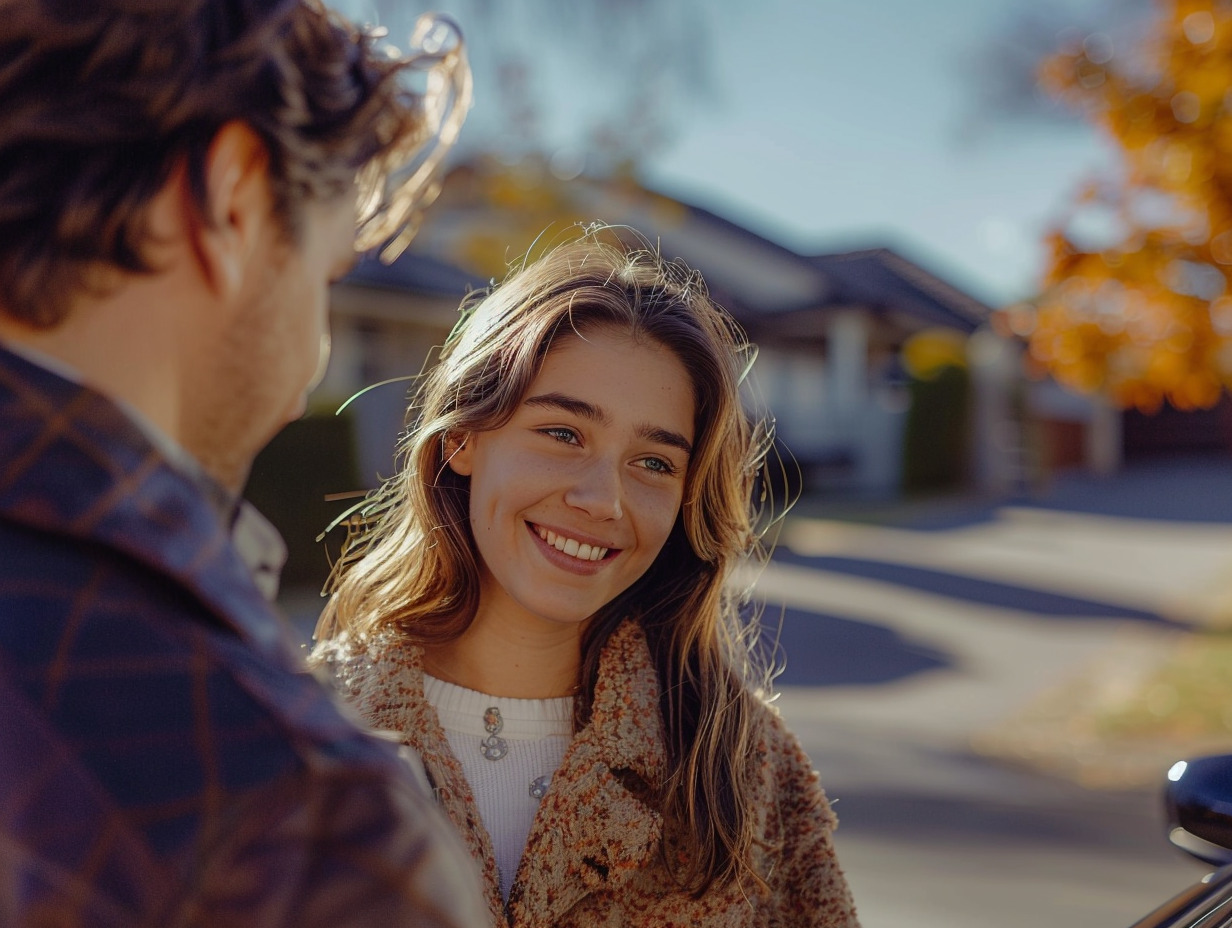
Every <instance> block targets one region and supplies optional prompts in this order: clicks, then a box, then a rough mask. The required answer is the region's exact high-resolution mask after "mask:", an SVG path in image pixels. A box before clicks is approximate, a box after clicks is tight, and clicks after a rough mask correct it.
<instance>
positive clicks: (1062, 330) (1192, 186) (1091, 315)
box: [1006, 0, 1232, 412]
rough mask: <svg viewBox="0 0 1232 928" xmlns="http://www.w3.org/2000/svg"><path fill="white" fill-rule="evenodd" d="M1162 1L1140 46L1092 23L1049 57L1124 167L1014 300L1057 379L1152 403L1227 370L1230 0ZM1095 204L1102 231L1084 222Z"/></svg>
mask: <svg viewBox="0 0 1232 928" xmlns="http://www.w3.org/2000/svg"><path fill="white" fill-rule="evenodd" d="M1157 7H1158V13H1157V21H1156V23H1155V27H1154V28H1153V29H1152V30H1151V31H1150V33H1149V35H1148V37H1147V38H1146V39H1145V40H1144V41H1142V42H1141V43H1140V44H1139V45H1138V46H1137V47H1135V48H1132V49H1128V50H1124V51H1121V50H1117V49H1114V48H1113V47H1112V43H1111V41H1110V40H1108V39H1107V37H1105V36H1101V35H1093V36H1089V37H1088V38H1087V39H1086V40H1085V41H1084V42H1082V43H1080V44H1077V45H1075V46H1074V47H1071V48H1067V49H1065V50H1063V51H1061V52H1060V53H1058V54H1056V55H1055V56H1053V57H1051V58H1050V59H1048V60H1047V61H1046V62H1045V63H1044V65H1043V67H1042V68H1041V71H1040V81H1041V84H1042V86H1043V87H1044V88H1045V89H1046V90H1047V91H1048V92H1050V93H1051V94H1053V95H1055V96H1056V97H1058V98H1059V99H1061V100H1062V101H1063V102H1065V103H1067V104H1069V105H1071V106H1073V107H1075V108H1077V109H1079V110H1080V111H1081V112H1082V113H1083V114H1084V115H1085V116H1086V117H1087V118H1088V119H1089V120H1091V121H1092V122H1094V123H1095V124H1096V125H1097V126H1098V127H1099V128H1100V129H1101V130H1102V131H1103V132H1104V133H1106V134H1107V135H1108V136H1109V137H1110V139H1111V140H1112V141H1113V142H1114V143H1115V144H1116V146H1117V147H1118V148H1119V150H1120V153H1121V154H1122V156H1123V158H1122V170H1121V176H1119V177H1117V178H1115V179H1113V180H1111V181H1108V180H1105V181H1101V182H1096V183H1093V184H1091V185H1090V186H1089V187H1088V188H1087V189H1086V190H1085V191H1083V193H1082V195H1081V196H1080V197H1079V198H1078V201H1077V203H1076V204H1075V212H1074V215H1073V216H1072V217H1070V219H1069V220H1068V221H1067V222H1066V223H1064V224H1063V225H1062V227H1061V228H1059V229H1058V230H1056V231H1055V232H1053V233H1052V234H1051V235H1050V246H1051V249H1050V251H1051V253H1050V256H1049V261H1048V268H1047V272H1046V276H1045V281H1044V289H1043V292H1042V293H1041V294H1040V296H1039V297H1037V298H1036V299H1035V300H1034V301H1032V305H1025V306H1020V307H1015V308H1012V309H1010V310H1009V311H1007V313H1006V318H1007V319H1008V321H1009V322H1010V325H1011V327H1012V328H1013V329H1014V330H1015V331H1017V332H1019V333H1020V334H1026V335H1028V336H1029V343H1030V350H1031V357H1032V359H1033V360H1034V361H1035V362H1036V363H1037V364H1039V365H1041V366H1042V367H1043V368H1044V369H1046V370H1048V371H1049V372H1050V373H1052V374H1053V376H1055V377H1056V378H1057V380H1059V381H1060V382H1062V383H1064V384H1066V385H1068V386H1071V387H1074V388H1077V389H1079V390H1082V391H1085V392H1096V391H1099V392H1103V393H1105V394H1106V395H1108V396H1109V397H1110V398H1111V399H1112V400H1113V401H1114V402H1117V403H1118V404H1120V405H1122V406H1136V407H1138V408H1139V409H1141V410H1143V411H1147V412H1149V411H1153V410H1156V409H1158V408H1159V407H1160V406H1161V405H1162V403H1163V402H1164V401H1165V400H1167V401H1169V402H1171V403H1172V405H1173V406H1175V407H1177V408H1178V409H1197V408H1205V407H1209V406H1213V405H1214V404H1215V403H1216V402H1218V401H1219V399H1220V397H1221V396H1222V394H1223V390H1224V388H1225V387H1229V386H1232V2H1228V0H1158V2H1157ZM1092 217H1095V218H1096V219H1097V220H1098V222H1099V225H1100V226H1101V230H1102V231H1101V234H1100V235H1099V240H1098V241H1095V242H1092V241H1091V240H1090V239H1089V238H1088V239H1084V238H1083V237H1082V234H1081V233H1080V232H1079V231H1078V230H1079V229H1080V228H1081V221H1082V220H1084V219H1085V220H1088V223H1087V224H1088V225H1089V224H1090V223H1089V220H1090V219H1091V218H1092Z"/></svg>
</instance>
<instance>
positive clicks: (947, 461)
mask: <svg viewBox="0 0 1232 928" xmlns="http://www.w3.org/2000/svg"><path fill="white" fill-rule="evenodd" d="M909 389H910V394H911V408H910V410H909V411H908V413H907V423H906V426H905V429H904V434H903V491H904V492H905V493H913V494H915V493H932V492H937V491H944V490H954V489H958V488H959V487H961V486H963V485H964V483H965V482H966V480H967V459H968V450H969V447H970V431H971V421H970V420H971V417H970V402H971V378H970V376H969V375H968V373H967V371H966V369H965V368H962V367H957V366H955V365H947V366H946V367H943V368H942V369H941V370H940V371H938V372H937V373H936V374H935V375H934V376H933V377H931V378H929V379H927V380H922V379H913V380H912V381H911V384H910V387H909Z"/></svg>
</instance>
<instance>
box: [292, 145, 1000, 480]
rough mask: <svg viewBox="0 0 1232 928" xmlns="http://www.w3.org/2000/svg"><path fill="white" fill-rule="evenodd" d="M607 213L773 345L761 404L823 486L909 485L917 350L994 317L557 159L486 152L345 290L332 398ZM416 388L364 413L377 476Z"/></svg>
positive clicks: (341, 289)
mask: <svg viewBox="0 0 1232 928" xmlns="http://www.w3.org/2000/svg"><path fill="white" fill-rule="evenodd" d="M595 221H601V222H603V223H607V224H611V225H617V226H627V227H629V229H631V230H637V232H638V233H640V234H641V235H642V236H644V238H645V239H646V240H647V241H649V242H651V243H653V244H655V245H657V246H658V247H659V248H660V249H661V251H662V253H663V254H664V255H665V256H666V257H669V258H680V259H682V260H684V261H685V262H686V263H687V264H689V265H690V266H692V267H694V268H697V269H698V270H700V271H701V272H702V274H703V275H704V276H705V278H706V280H707V283H708V285H709V287H710V291H711V294H712V296H713V297H714V298H715V299H716V300H717V301H718V302H719V303H720V304H722V305H723V306H725V307H726V308H727V309H728V310H730V311H731V312H732V314H733V315H734V316H735V317H736V318H737V319H738V320H739V321H740V322H741V324H742V325H743V326H744V327H745V329H746V331H747V332H748V333H749V336H750V338H751V339H752V340H753V341H754V342H755V343H757V345H758V346H759V349H760V356H759V359H758V362H757V364H756V366H755V382H754V390H753V392H752V393H751V394H750V402H753V403H758V404H762V405H764V407H765V408H767V409H769V410H771V411H772V412H773V414H774V416H775V417H776V420H777V427H778V434H779V436H780V437H781V439H782V441H783V443H784V444H785V445H786V446H787V447H788V448H789V449H790V451H791V452H792V454H793V455H794V457H795V458H796V459H797V460H798V462H799V463H800V466H801V470H802V473H803V475H804V479H805V484H806V486H809V487H812V488H819V489H828V490H832V491H835V492H844V493H854V494H861V495H883V496H884V495H893V494H894V493H896V492H897V491H898V487H899V485H900V470H901V458H902V453H901V441H902V435H903V427H904V421H905V418H906V415H907V405H908V403H907V400H906V393H905V389H904V382H905V375H904V373H903V370H902V368H901V366H900V364H899V353H900V350H901V348H902V346H903V344H904V343H905V342H906V341H907V340H908V339H909V338H910V337H911V336H912V335H914V334H916V333H918V332H921V331H924V330H929V329H937V328H943V329H949V330H954V331H956V332H958V333H961V334H962V335H964V336H965V335H969V334H970V333H972V332H974V331H976V330H977V329H979V328H980V327H981V326H983V325H984V323H985V321H986V320H987V318H988V316H989V314H990V311H991V310H990V308H989V307H988V306H986V305H984V304H983V303H981V302H979V301H978V300H976V299H975V298H973V297H972V296H970V295H968V294H966V293H964V292H962V291H961V290H959V289H957V288H956V287H954V286H952V285H950V284H949V283H947V282H945V281H944V280H942V279H940V278H939V277H937V276H936V275H934V274H933V273H931V272H929V271H928V270H926V269H925V268H924V267H922V266H920V265H919V264H916V263H913V262H912V261H910V260H908V259H907V258H906V257H904V256H903V255H901V254H899V253H897V252H895V251H893V250H891V249H888V248H875V249H870V250H864V251H853V252H849V253H844V254H827V255H801V254H797V253H795V252H793V251H791V250H789V249H787V248H785V247H783V246H782V245H779V244H777V243H775V242H772V241H769V240H768V239H765V238H763V237H761V236H759V235H757V234H755V233H753V232H751V231H750V230H748V229H745V228H742V227H741V226H739V225H737V224H735V223H733V222H731V221H729V220H727V219H724V218H723V217H721V216H718V215H716V214H715V213H713V212H711V211H709V210H706V209H703V208H701V207H698V206H694V205H691V204H688V203H684V202H681V201H679V200H676V199H672V198H670V197H666V196H664V195H662V194H659V193H656V192H654V191H651V190H647V189H645V188H643V187H641V186H640V185H638V184H637V183H636V182H634V181H633V180H632V179H631V178H628V177H620V176H618V177H615V178H610V179H604V180H597V179H591V178H586V177H577V178H573V179H569V180H564V179H559V178H556V177H553V176H552V175H551V173H550V170H549V169H548V167H547V166H546V165H535V164H530V165H519V166H515V167H509V166H507V165H502V164H499V163H497V162H490V161H476V162H472V163H469V164H465V165H462V166H460V167H458V168H455V169H454V170H453V171H452V172H451V174H450V175H449V177H448V178H447V180H446V183H445V187H444V191H443V193H442V195H441V197H440V200H439V201H438V202H437V204H436V205H435V206H434V207H433V210H432V211H431V213H430V214H429V216H428V219H427V221H426V222H425V225H424V227H423V230H422V231H421V233H420V235H419V236H418V237H417V238H416V240H415V241H414V243H413V244H412V246H411V248H410V250H408V251H407V252H406V253H404V254H403V255H401V256H400V257H399V258H398V259H397V260H396V261H394V262H393V263H392V264H390V265H384V264H382V263H381V262H380V261H379V260H377V259H376V258H368V259H366V260H364V261H363V262H361V263H360V265H359V266H358V267H357V268H356V269H355V270H354V272H352V273H351V274H350V275H349V276H348V277H347V278H346V279H345V280H344V281H342V282H341V283H339V284H338V285H337V286H336V288H335V291H334V304H333V306H334V308H333V314H334V323H333V326H334V328H333V339H334V354H333V360H332V362H331V365H330V368H329V371H328V372H327V376H326V379H325V381H324V382H323V384H322V386H321V387H320V388H319V390H318V393H317V394H316V396H317V405H318V406H325V405H329V404H334V403H338V402H340V401H341V400H343V399H345V398H346V397H348V396H350V395H351V394H353V393H355V392H356V391H358V390H360V389H362V388H364V387H366V386H368V385H370V384H375V383H378V382H381V381H386V380H392V379H394V378H406V377H410V376H413V375H415V374H417V373H418V372H419V370H420V367H421V364H422V362H423V360H424V358H425V357H426V356H427V354H428V351H429V349H430V348H431V347H432V346H434V345H440V344H442V343H443V341H444V339H445V337H446V335H447V334H448V332H449V330H450V328H451V327H452V326H453V324H454V321H455V319H456V317H457V313H456V309H457V306H458V303H459V301H460V300H461V298H462V297H463V296H464V295H465V294H466V293H467V292H468V291H469V290H473V289H476V288H482V287H484V286H486V285H487V283H488V282H489V280H491V279H496V278H500V277H502V276H503V275H504V273H505V269H506V267H507V265H508V264H509V262H510V261H512V260H515V259H516V258H518V257H519V256H520V255H521V254H522V253H523V252H525V251H526V249H527V248H528V247H529V246H530V245H531V244H532V242H533V241H534V240H535V238H536V237H537V236H539V235H540V233H543V231H544V230H545V229H547V232H546V233H544V234H545V237H546V238H547V239H550V238H551V237H552V236H555V235H560V234H564V233H566V232H567V230H568V228H569V227H570V226H572V225H573V224H575V223H578V222H582V223H588V222H595ZM407 386H408V384H407V383H405V382H397V383H394V384H390V385H387V386H383V387H378V388H376V389H374V390H372V391H370V392H369V393H367V394H365V395H364V396H362V397H360V398H358V399H357V400H356V401H355V402H354V403H353V404H352V405H351V407H349V408H350V410H351V413H352V415H353V417H354V423H355V433H356V436H357V439H358V445H359V457H360V461H359V470H360V473H361V474H362V475H363V478H364V479H366V480H368V481H370V483H371V482H375V479H376V475H377V474H380V475H387V474H389V473H390V471H391V469H392V462H391V454H392V449H393V446H394V443H395V440H396V438H397V435H398V433H399V431H400V430H401V429H402V427H403V424H404V415H405V408H404V406H405V394H406V389H407ZM977 426H978V423H977ZM980 441H981V438H980V436H978V435H977V436H975V443H976V444H978V443H979V442H980Z"/></svg>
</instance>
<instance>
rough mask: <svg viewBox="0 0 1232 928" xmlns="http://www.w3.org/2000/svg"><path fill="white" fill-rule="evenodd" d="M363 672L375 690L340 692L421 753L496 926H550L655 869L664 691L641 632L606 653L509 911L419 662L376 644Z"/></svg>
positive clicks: (410, 649)
mask: <svg viewBox="0 0 1232 928" xmlns="http://www.w3.org/2000/svg"><path fill="white" fill-rule="evenodd" d="M362 658H366V660H362V659H361V664H364V665H366V667H367V669H366V671H364V673H365V674H367V673H373V674H375V676H376V678H375V679H372V680H361V679H358V678H355V677H352V678H351V679H350V680H348V681H346V682H348V683H349V684H350V687H351V688H352V689H353V690H354V691H355V692H356V694H357V695H358V696H359V698H360V700H361V703H362V705H363V711H364V716H365V718H366V719H367V721H368V722H369V724H370V725H372V726H373V727H375V728H377V729H384V730H387V731H391V732H397V733H398V735H399V736H400V737H401V738H402V740H403V741H404V742H405V743H407V744H408V745H410V746H411V747H412V748H414V749H415V750H416V751H418V752H419V754H420V756H421V757H422V759H423V761H424V764H425V766H426V767H427V769H428V772H429V775H430V777H431V779H432V780H433V786H434V789H435V791H436V796H437V801H438V802H439V803H440V805H441V806H442V807H443V808H444V809H445V811H446V812H447V813H448V814H449V816H450V818H451V819H452V820H453V822H454V824H455V825H456V826H457V827H458V828H459V830H461V832H462V837H463V840H464V841H465V843H466V844H467V846H468V848H469V850H470V851H471V854H472V856H473V857H474V858H475V859H476V860H477V861H478V862H479V863H480V866H481V869H482V870H483V878H484V884H485V896H486V897H487V901H488V905H489V908H490V909H491V911H492V914H493V919H494V921H495V923H497V924H505V923H507V924H510V925H513V926H526V928H529V926H542V925H551V924H554V923H556V922H557V921H558V920H559V919H560V917H561V916H562V915H564V913H566V912H567V911H569V909H571V908H572V907H573V906H574V905H576V904H577V903H578V902H579V901H581V899H583V898H584V897H585V896H587V895H589V894H590V893H592V892H595V891H597V890H601V889H607V890H612V889H619V887H620V886H621V885H622V884H624V883H625V882H626V881H627V880H629V879H630V878H631V877H632V876H633V875H634V874H636V873H637V872H638V871H639V870H641V869H642V868H644V867H645V866H647V865H648V864H650V863H651V861H652V859H653V858H654V856H655V855H657V854H658V853H659V848H660V845H661V841H662V834H663V817H662V814H661V813H660V812H659V808H658V805H659V804H658V801H657V797H658V796H659V795H660V793H661V791H662V788H663V782H664V778H665V776H666V770H667V752H666V748H665V741H664V734H663V722H662V716H661V712H660V708H659V692H660V688H659V679H658V674H657V672H656V671H655V667H654V662H653V660H652V658H651V654H650V648H649V647H648V646H647V643H646V637H645V634H644V633H643V631H642V629H641V626H640V625H638V624H637V623H636V622H635V621H633V620H626V621H625V622H624V623H623V624H621V625H620V626H619V628H617V630H616V631H615V632H614V633H613V634H612V636H611V637H610V638H609V639H608V641H607V643H606V644H605V645H604V646H603V650H602V652H601V654H600V658H599V674H598V680H597V682H596V684H595V692H594V699H593V701H592V711H591V718H590V721H589V722H588V723H587V724H586V726H585V727H584V728H583V729H582V730H581V731H579V732H578V733H577V734H576V735H574V737H573V740H572V741H571V742H570V745H569V748H568V750H567V751H566V752H565V756H564V758H563V759H562V761H561V765H560V767H559V768H558V769H557V771H556V773H555V774H553V776H552V784H551V787H550V788H549V790H548V793H547V795H546V796H544V798H543V800H542V804H541V805H540V808H539V811H538V813H537V814H536V817H535V821H534V824H533V825H532V826H531V831H530V835H529V837H528V838H527V842H526V849H525V851H524V852H523V855H522V862H521V865H520V866H519V869H518V874H517V877H516V879H515V881H514V885H513V890H512V891H511V893H510V898H509V902H508V906H507V908H506V907H505V906H503V905H502V903H501V898H500V889H499V880H498V878H497V871H496V858H495V855H494V853H493V851H492V842H491V838H490V837H489V836H488V833H487V832H486V830H485V829H484V828H483V826H482V825H481V823H480V821H479V815H478V812H477V810H476V807H475V802H474V796H473V793H472V792H471V789H470V786H469V784H468V783H467V782H466V778H465V776H464V774H463V773H462V767H461V764H459V763H458V761H457V759H456V758H455V757H454V756H453V753H452V752H451V751H450V749H449V745H448V742H447V740H446V738H445V733H444V731H443V729H442V728H441V726H440V721H439V719H438V718H437V715H436V711H435V710H434V709H433V708H432V706H431V705H430V704H429V703H428V701H427V700H426V699H425V698H424V695H423V692H424V690H423V652H422V650H421V649H420V648H419V647H417V646H415V645H410V644H406V643H404V642H393V641H391V640H389V639H386V640H384V641H382V640H380V639H378V640H377V641H375V642H373V643H372V645H371V646H370V647H369V648H368V649H367V653H366V655H363V656H362Z"/></svg>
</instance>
